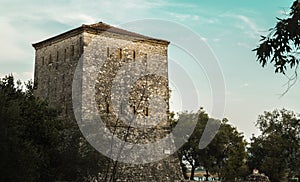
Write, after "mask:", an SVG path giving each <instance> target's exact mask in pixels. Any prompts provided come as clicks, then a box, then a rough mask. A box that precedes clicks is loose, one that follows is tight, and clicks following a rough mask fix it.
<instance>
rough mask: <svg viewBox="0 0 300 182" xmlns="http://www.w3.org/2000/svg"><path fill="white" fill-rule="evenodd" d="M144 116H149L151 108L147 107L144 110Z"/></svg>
mask: <svg viewBox="0 0 300 182" xmlns="http://www.w3.org/2000/svg"><path fill="white" fill-rule="evenodd" d="M144 114H145V116H149V108H148V107H146V109H145V110H144Z"/></svg>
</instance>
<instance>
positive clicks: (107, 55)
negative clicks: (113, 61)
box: [106, 47, 109, 58]
mask: <svg viewBox="0 0 300 182" xmlns="http://www.w3.org/2000/svg"><path fill="white" fill-rule="evenodd" d="M106 57H107V58H109V47H107V48H106Z"/></svg>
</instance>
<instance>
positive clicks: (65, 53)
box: [64, 49, 67, 61]
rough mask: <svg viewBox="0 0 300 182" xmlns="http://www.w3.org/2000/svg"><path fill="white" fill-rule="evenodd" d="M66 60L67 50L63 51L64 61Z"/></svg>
mask: <svg viewBox="0 0 300 182" xmlns="http://www.w3.org/2000/svg"><path fill="white" fill-rule="evenodd" d="M66 59H67V49H65V52H64V60H65V61H66Z"/></svg>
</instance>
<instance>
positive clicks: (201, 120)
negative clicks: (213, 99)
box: [178, 109, 248, 181]
mask: <svg viewBox="0 0 300 182" xmlns="http://www.w3.org/2000/svg"><path fill="white" fill-rule="evenodd" d="M186 114H188V113H183V115H186ZM179 117H181V115H180V116H179ZM208 120H209V117H208V115H207V114H206V113H205V111H204V110H202V109H200V110H199V112H198V120H197V125H196V128H195V130H194V132H193V134H192V135H191V137H190V138H189V139H188V141H187V143H185V144H184V145H183V146H182V147H181V148H180V150H179V151H178V154H179V157H180V158H181V159H183V160H186V161H187V162H188V163H189V164H190V165H191V166H192V172H191V177H190V179H193V177H194V174H193V171H194V170H195V169H196V168H198V167H204V168H205V170H206V173H207V175H208V173H212V174H217V175H218V176H219V177H220V178H223V179H224V180H225V179H226V180H228V181H230V180H233V179H234V178H236V177H243V176H245V171H248V169H247V167H246V163H245V158H246V151H245V146H246V142H245V141H244V139H243V136H242V134H241V133H239V132H238V131H237V130H236V128H234V127H232V126H231V125H230V124H228V121H227V119H224V120H223V121H222V122H221V121H218V120H214V119H210V120H209V122H208ZM220 122H221V123H220ZM207 124H221V126H220V129H219V131H218V133H217V134H216V136H215V138H214V139H213V140H212V142H211V143H210V144H209V145H208V146H207V147H206V148H204V149H202V150H201V149H199V141H200V138H201V136H202V134H203V132H204V129H205V127H206V125H207Z"/></svg>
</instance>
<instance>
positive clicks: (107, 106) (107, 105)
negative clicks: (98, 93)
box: [106, 103, 110, 114]
mask: <svg viewBox="0 0 300 182" xmlns="http://www.w3.org/2000/svg"><path fill="white" fill-rule="evenodd" d="M109 107H110V106H109V103H106V113H107V114H108V113H109V110H110V109H109Z"/></svg>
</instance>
